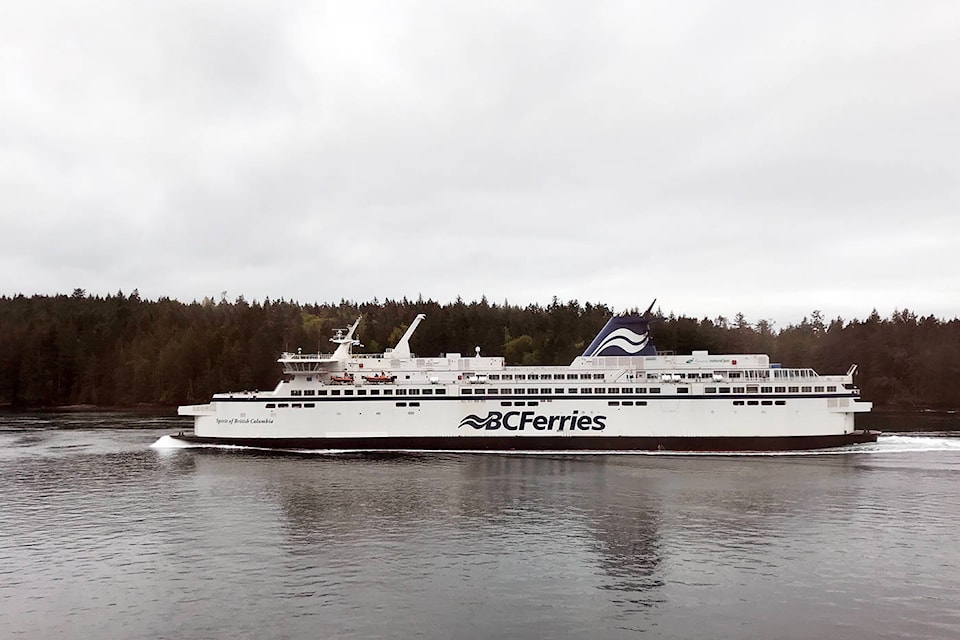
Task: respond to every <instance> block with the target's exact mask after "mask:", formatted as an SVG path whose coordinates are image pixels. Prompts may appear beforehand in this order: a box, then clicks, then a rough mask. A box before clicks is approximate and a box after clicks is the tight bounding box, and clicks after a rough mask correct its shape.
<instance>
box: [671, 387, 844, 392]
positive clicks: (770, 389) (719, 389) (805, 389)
mask: <svg viewBox="0 0 960 640" xmlns="http://www.w3.org/2000/svg"><path fill="white" fill-rule="evenodd" d="M730 390H731V388H730V387H704V388H703V391H704V393H730ZM836 390H837V387H836V386H834V385H831V386H828V387H826V391H827V393H835V392H836ZM677 392H678V393H681V391H680V389H677ZM757 392H759V393H823V392H824V387H757V386H754V385H749V386H746V387H733V393H757Z"/></svg>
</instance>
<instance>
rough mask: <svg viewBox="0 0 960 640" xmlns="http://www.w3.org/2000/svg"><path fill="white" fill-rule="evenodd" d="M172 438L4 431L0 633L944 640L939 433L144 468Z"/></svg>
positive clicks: (95, 424) (83, 427) (949, 551)
mask: <svg viewBox="0 0 960 640" xmlns="http://www.w3.org/2000/svg"><path fill="white" fill-rule="evenodd" d="M187 424H188V423H187ZM183 425H184V423H183V422H181V421H179V420H176V419H155V418H144V417H140V416H123V415H84V416H64V415H30V416H22V415H7V416H0V486H2V491H3V493H2V502H0V636H2V637H7V638H54V637H62V638H100V637H109V638H241V637H242V638H247V637H250V638H253V637H257V638H329V637H339V638H413V637H417V638H548V637H549V638H584V637H588V638H635V637H637V636H638V635H640V634H641V633H642V634H644V636H645V637H654V638H704V639H706V638H710V639H714V638H720V637H728V638H958V637H960V529H958V526H957V518H958V515H960V438H957V437H951V436H950V435H949V434H945V433H939V434H938V433H933V434H929V433H924V434H921V433H915V434H909V433H908V434H899V435H894V436H885V437H882V438H881V440H880V442H879V443H877V444H876V445H865V446H861V447H858V448H854V449H853V450H851V451H848V452H842V453H837V452H833V453H821V454H806V455H786V456H785V455H770V456H687V457H681V456H669V455H662V454H655V455H622V456H593V457H591V456H582V457H560V456H542V457H532V456H506V455H504V456H501V455H426V454H424V455H396V456H384V455H381V456H358V455H349V456H343V455H341V456H336V455H318V454H310V455H307V454H266V453H260V452H254V451H244V450H236V449H232V450H231V449H215V448H192V449H171V448H151V445H153V444H154V443H156V442H157V441H158V440H161V437H162V436H163V435H164V434H167V433H170V432H172V431H176V430H179V429H181V428H183ZM898 426H899V427H904V426H905V425H902V424H901V425H898ZM906 426H909V425H906ZM163 443H164V441H163V440H161V442H160V444H163Z"/></svg>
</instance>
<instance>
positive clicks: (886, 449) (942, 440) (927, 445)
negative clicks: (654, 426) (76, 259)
mask: <svg viewBox="0 0 960 640" xmlns="http://www.w3.org/2000/svg"><path fill="white" fill-rule="evenodd" d="M150 448H151V449H163V450H168V449H224V450H241V451H242V450H250V451H283V452H288V453H307V454H319V455H330V454H341V453H386V452H385V451H383V450H357V449H269V448H266V447H244V446H239V445H232V444H201V443H196V442H185V441H183V440H179V439H177V437H176V436H170V435H167V436H162V437H161V438H160V439H159V440H157V441H156V442H154V443H153V444H151V445H150ZM937 451H947V452H950V451H953V452H957V453H960V434H957V433H953V432H944V433H936V434H931V433H910V434H897V435H881V436H880V437H879V439H878V440H877V441H876V442H871V443H866V444H856V445H850V446H847V447H836V448H833V449H816V450H806V451H487V452H484V453H494V454H500V455H504V454H506V455H524V456H529V455H549V456H556V455H576V456H588V455H632V456H636V455H645V456H748V457H763V456H835V455H851V454H898V453H925V452H937ZM390 452H391V453H418V454H422V453H428V454H429V453H438V454H446V453H470V454H477V453H479V452H478V451H476V450H466V449H464V450H458V449H445V450H442V451H440V450H433V449H431V450H424V449H403V450H391V451H390Z"/></svg>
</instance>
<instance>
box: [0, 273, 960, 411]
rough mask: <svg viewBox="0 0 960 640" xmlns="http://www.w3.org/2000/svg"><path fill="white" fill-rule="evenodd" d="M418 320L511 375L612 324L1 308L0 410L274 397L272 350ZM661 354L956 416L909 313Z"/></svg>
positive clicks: (422, 340)
mask: <svg viewBox="0 0 960 640" xmlns="http://www.w3.org/2000/svg"><path fill="white" fill-rule="evenodd" d="M418 313H425V314H426V315H427V320H426V321H425V322H424V323H423V324H422V325H421V326H420V328H419V329H418V330H417V333H416V334H415V335H414V337H413V340H412V347H413V349H414V351H415V352H417V353H419V354H421V355H436V354H439V353H445V352H461V353H465V354H473V352H474V347H476V346H478V345H479V346H480V347H481V349H482V350H483V353H484V354H486V355H503V356H504V357H505V358H506V359H507V361H508V362H509V363H511V364H544V365H566V364H568V363H569V362H570V361H571V360H572V359H573V358H574V357H575V356H577V355H579V354H580V353H581V352H582V351H583V349H584V348H585V345H586V344H588V343H589V341H590V340H591V339H592V338H593V337H594V336H595V335H596V333H597V332H598V331H599V329H600V328H601V327H602V326H603V324H604V323H605V322H606V321H607V319H608V318H609V317H610V316H611V315H613V313H614V310H613V309H611V308H610V307H608V306H606V305H604V304H591V303H589V302H587V303H580V302H578V301H576V300H573V301H569V302H560V301H558V300H557V299H554V301H553V302H552V303H551V304H549V305H546V306H541V305H527V306H523V307H521V306H515V305H511V304H508V303H503V304H496V303H490V302H489V301H487V300H486V299H482V300H480V301H474V302H463V301H462V300H457V301H455V302H452V303H446V304H441V303H438V302H435V301H432V300H422V299H419V300H415V301H412V300H407V299H403V300H385V301H382V302H380V301H377V300H373V301H371V302H364V303H357V302H351V301H346V300H343V301H341V302H339V303H337V304H300V303H297V302H287V301H284V300H279V301H271V300H265V301H263V302H257V301H254V302H252V303H250V302H247V301H246V300H244V299H243V298H242V297H240V298H237V299H236V300H234V301H232V302H230V301H227V300H226V299H221V300H219V301H214V300H211V299H209V298H207V299H204V300H203V301H202V302H193V303H182V302H179V301H176V300H171V299H169V298H160V299H158V300H143V299H141V298H140V296H139V295H138V294H137V293H136V291H134V293H133V294H131V295H124V294H123V293H122V292H118V293H117V294H116V295H108V296H106V297H100V296H88V295H86V293H85V292H84V291H83V290H80V289H77V290H75V291H74V292H73V293H72V294H71V295H57V296H32V297H26V296H23V295H17V296H13V297H7V296H2V297H0V406H7V407H10V408H13V409H29V408H37V407H57V406H67V405H92V406H98V407H134V406H136V405H163V406H172V405H177V404H182V403H194V402H205V401H206V400H208V399H209V397H210V395H211V394H213V393H214V392H217V391H226V390H242V389H272V388H273V387H274V386H275V385H276V383H277V381H278V380H279V377H280V368H279V365H278V364H277V362H276V359H277V357H278V355H279V353H280V352H281V351H290V350H296V349H297V348H302V349H303V350H304V351H305V352H308V351H309V352H315V351H317V350H318V349H319V350H321V351H329V350H330V343H329V342H328V338H329V337H330V336H331V335H332V332H333V331H334V330H335V329H337V328H340V327H345V326H347V325H348V324H350V323H351V322H353V321H354V320H355V319H356V318H357V316H359V315H362V316H363V321H362V323H361V325H360V329H359V331H358V334H359V337H360V339H361V341H362V342H363V344H364V347H363V348H362V349H359V350H360V351H363V352H380V351H383V350H384V348H386V347H390V346H393V344H394V343H395V342H396V340H397V339H398V338H399V336H400V334H401V332H402V331H403V330H404V329H405V328H406V326H407V325H408V324H409V323H410V321H411V320H412V319H413V318H414V317H415V316H416V314H418ZM652 332H653V336H654V341H655V343H656V345H657V348H658V349H659V350H660V351H674V352H676V353H689V352H690V351H691V350H694V349H708V350H709V351H710V352H712V353H768V354H770V357H771V361H772V362H780V363H782V364H783V366H788V367H789V366H803V367H813V368H814V369H816V370H817V371H819V372H820V373H843V372H844V371H846V370H847V368H848V367H849V366H850V364H852V363H857V364H859V367H860V368H859V373H858V376H857V383H858V385H859V386H860V387H861V389H862V395H863V397H864V398H865V399H867V400H872V401H873V402H874V403H875V405H877V406H878V407H888V408H894V407H897V408H905V407H916V408H932V409H953V408H957V407H960V385H958V384H957V380H958V379H960V320H957V319H956V318H954V319H952V320H942V319H939V318H936V317H933V316H926V317H920V316H918V315H917V314H916V313H914V312H911V311H908V310H906V309H904V310H902V311H897V312H894V313H893V314H892V315H891V316H890V317H889V318H881V317H880V316H879V314H878V313H877V312H876V311H874V312H873V313H872V314H871V315H870V316H869V317H868V318H866V319H865V320H849V321H847V320H843V319H841V318H836V319H833V320H825V319H824V318H823V317H822V315H821V314H820V312H818V311H813V312H811V314H810V316H809V317H808V318H804V319H803V321H802V322H800V323H798V324H792V325H789V326H787V327H785V328H782V329H775V328H774V326H773V325H772V324H771V322H769V321H766V320H760V321H758V322H754V323H751V322H748V321H747V319H746V318H744V317H743V316H742V315H738V316H737V317H736V318H734V319H727V318H723V317H717V318H713V319H710V318H701V319H697V318H689V317H685V316H682V315H681V316H675V315H673V314H670V315H669V316H664V315H662V314H661V313H659V312H657V313H655V315H654V324H653V327H652Z"/></svg>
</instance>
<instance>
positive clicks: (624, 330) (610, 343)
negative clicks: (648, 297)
mask: <svg viewBox="0 0 960 640" xmlns="http://www.w3.org/2000/svg"><path fill="white" fill-rule="evenodd" d="M655 302H656V300H654V303H655ZM650 308H651V309H652V308H653V305H652V304H651V305H650ZM583 355H584V356H585V357H588V358H589V357H594V356H655V355H657V348H656V347H655V346H653V338H652V337H651V336H650V309H647V311H646V313H644V314H643V315H642V316H614V317H612V318H610V319H609V320H608V321H607V324H605V325H604V327H603V329H601V331H600V333H598V334H597V337H596V338H594V339H593V342H591V343H590V346H588V347H587V350H586V351H584V352H583Z"/></svg>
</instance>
